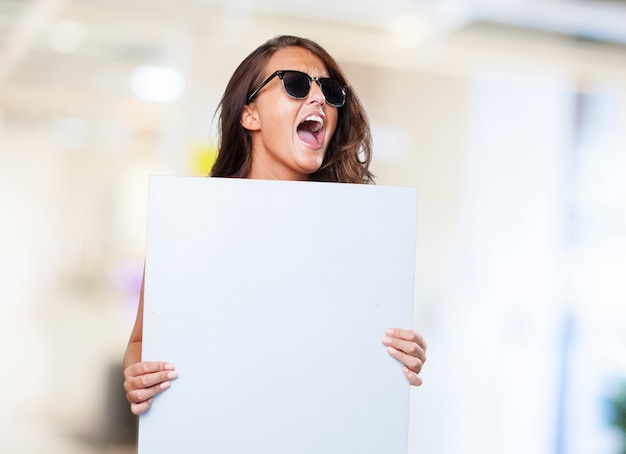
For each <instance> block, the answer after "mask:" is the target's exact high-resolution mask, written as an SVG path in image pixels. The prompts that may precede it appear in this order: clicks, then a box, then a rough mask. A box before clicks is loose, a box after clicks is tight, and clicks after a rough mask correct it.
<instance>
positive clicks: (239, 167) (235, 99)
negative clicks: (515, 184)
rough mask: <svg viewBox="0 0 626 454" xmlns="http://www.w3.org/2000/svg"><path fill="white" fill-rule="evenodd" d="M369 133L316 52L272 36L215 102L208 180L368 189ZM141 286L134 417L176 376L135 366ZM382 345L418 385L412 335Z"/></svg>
mask: <svg viewBox="0 0 626 454" xmlns="http://www.w3.org/2000/svg"><path fill="white" fill-rule="evenodd" d="M370 159H371V137H370V129H369V124H368V121H367V117H366V115H365V112H364V109H363V106H362V105H361V103H360V101H359V99H358V98H357V96H356V94H355V93H354V92H353V91H352V90H351V89H350V87H349V86H348V84H347V82H346V78H345V76H344V75H343V72H342V71H341V70H340V69H339V67H338V65H337V63H336V62H335V61H334V60H333V58H332V57H331V56H330V55H329V54H328V53H327V52H326V51H325V50H324V49H322V48H321V47H320V46H319V45H318V44H316V43H314V42H312V41H310V40H307V39H303V38H297V37H293V36H279V37H276V38H274V39H271V40H269V41H267V42H266V43H265V44H263V45H262V46H260V47H259V48H257V49H256V50H255V51H254V52H252V53H251V54H250V55H249V56H248V57H247V58H246V59H245V60H244V61H243V62H242V63H241V64H240V65H239V67H238V68H237V69H236V70H235V72H234V74H233V76H232V77H231V79H230V81H229V83H228V85H227V87H226V90H225V92H224V95H223V97H222V100H221V102H220V146H219V154H218V157H217V161H216V163H215V165H214V166H213V169H212V171H211V176H214V177H239V178H256V179H278V180H303V181H304V180H310V181H330V182H343V183H372V182H373V176H372V174H371V173H370V171H369V170H368V168H369V163H370ZM142 332H143V285H142V288H141V294H140V300H139V308H138V311H137V319H136V321H135V326H134V328H133V331H132V333H131V336H130V340H129V343H128V347H127V350H126V354H125V356H124V368H125V370H124V378H125V381H124V389H125V390H126V397H127V399H128V401H129V402H130V406H131V411H132V412H133V413H134V414H137V415H138V414H141V413H143V412H145V411H146V410H147V409H148V408H149V407H150V405H151V404H152V399H153V398H154V396H155V395H156V394H158V393H160V392H162V391H164V390H165V389H167V388H169V387H170V385H171V380H173V379H175V378H176V377H177V376H178V374H177V372H176V371H174V366H173V365H172V364H169V363H167V362H156V361H155V362H148V361H144V362H142V361H141V345H142ZM382 343H383V344H384V345H385V346H387V351H388V353H389V354H390V355H391V356H392V357H394V358H396V359H397V360H398V361H399V362H400V363H402V364H403V371H404V374H405V376H406V378H407V380H408V381H409V383H410V384H411V385H415V386H418V385H420V384H421V383H422V380H421V378H420V377H419V372H420V370H421V368H422V365H423V363H424V361H425V360H426V356H425V351H426V343H425V342H424V340H423V339H422V337H421V336H420V335H419V334H417V333H416V332H415V331H413V330H406V329H399V328H389V329H387V330H386V331H385V335H384V337H383V338H382Z"/></svg>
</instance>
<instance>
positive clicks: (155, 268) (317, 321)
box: [139, 177, 417, 454]
mask: <svg viewBox="0 0 626 454" xmlns="http://www.w3.org/2000/svg"><path fill="white" fill-rule="evenodd" d="M416 205H417V192H416V189H415V188H410V187H393V186H374V185H352V184H336V183H310V182H284V181H260V180H242V179H224V178H202V177H151V179H150V190H149V203H148V230H147V244H146V275H145V299H144V333H143V339H144V341H143V359H144V360H147V361H149V360H163V361H169V362H172V363H174V364H175V365H176V370H177V371H178V372H179V374H180V377H179V378H178V379H177V380H175V381H173V382H172V387H171V388H170V389H168V390H167V391H166V392H164V393H163V394H161V395H159V396H158V397H157V398H155V400H154V403H153V405H152V408H151V409H150V410H149V411H148V412H147V413H145V414H144V415H142V416H141V418H140V424H139V454H159V453H168V454H170V453H174V452H176V453H186V454H192V453H212V454H244V453H245V454H248V453H259V454H293V453H298V454H322V453H323V454H335V453H336V454H339V453H341V454H346V453H359V454H383V453H384V454H406V452H407V438H408V416H409V385H408V382H407V381H406V379H405V377H404V375H403V373H402V370H401V365H400V364H399V363H398V362H397V361H396V360H394V359H393V358H391V357H390V356H389V355H388V354H387V352H386V349H385V347H384V346H383V345H382V344H381V342H380V339H381V337H382V336H383V335H384V330H385V328H387V327H403V328H410V327H411V326H412V311H413V294H414V279H415V276H414V272H415V268H414V267H415V232H416Z"/></svg>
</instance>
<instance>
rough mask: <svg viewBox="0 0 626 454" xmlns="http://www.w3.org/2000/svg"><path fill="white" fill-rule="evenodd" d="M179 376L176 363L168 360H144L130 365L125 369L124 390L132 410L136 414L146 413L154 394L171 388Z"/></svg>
mask: <svg viewBox="0 0 626 454" xmlns="http://www.w3.org/2000/svg"><path fill="white" fill-rule="evenodd" d="M177 377H178V372H176V371H175V370H174V365H173V364H170V363H166V362H161V361H143V362H138V363H135V364H131V365H130V366H128V367H127V368H126V369H124V390H125V391H126V399H128V402H129V403H130V411H131V412H132V413H133V414H135V415H140V414H142V413H144V412H145V411H146V410H148V408H150V405H152V400H153V398H154V396H156V395H157V394H159V393H161V392H163V391H165V390H166V389H167V388H169V387H170V386H171V380H174V379H176V378H177Z"/></svg>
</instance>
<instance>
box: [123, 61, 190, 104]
mask: <svg viewBox="0 0 626 454" xmlns="http://www.w3.org/2000/svg"><path fill="white" fill-rule="evenodd" d="M130 88H131V90H132V92H133V94H134V95H135V96H137V97H138V98H140V99H143V100H145V101H150V102H158V103H163V104H166V103H171V102H175V101H177V100H178V99H179V98H180V97H181V96H182V94H183V93H184V92H185V78H184V77H183V75H182V74H181V72H180V71H178V70H177V69H174V68H168V67H165V66H141V67H139V68H137V69H135V70H134V71H133V72H132V73H131V75H130Z"/></svg>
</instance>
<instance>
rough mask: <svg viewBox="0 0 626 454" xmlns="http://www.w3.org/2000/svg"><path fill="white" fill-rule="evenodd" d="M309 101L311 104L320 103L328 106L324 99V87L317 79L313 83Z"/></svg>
mask: <svg viewBox="0 0 626 454" xmlns="http://www.w3.org/2000/svg"><path fill="white" fill-rule="evenodd" d="M308 99H309V100H310V101H311V102H318V103H320V104H322V105H323V104H326V98H325V97H324V93H322V86H321V85H320V83H319V81H318V80H317V79H313V80H312V81H311V88H310V89H309V96H308Z"/></svg>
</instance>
